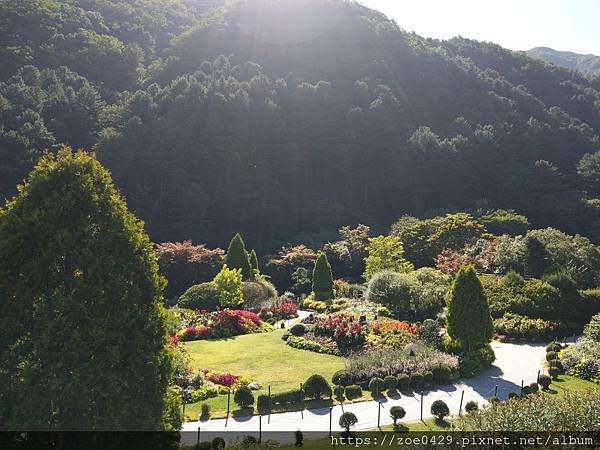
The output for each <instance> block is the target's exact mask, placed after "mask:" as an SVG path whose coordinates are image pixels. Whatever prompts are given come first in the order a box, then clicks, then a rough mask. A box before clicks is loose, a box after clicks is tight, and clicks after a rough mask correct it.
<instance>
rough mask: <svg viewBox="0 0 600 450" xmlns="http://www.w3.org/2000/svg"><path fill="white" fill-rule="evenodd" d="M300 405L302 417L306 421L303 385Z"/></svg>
mask: <svg viewBox="0 0 600 450" xmlns="http://www.w3.org/2000/svg"><path fill="white" fill-rule="evenodd" d="M300 403H301V404H300V407H301V408H302V409H301V410H300V417H302V420H304V391H303V390H302V383H300Z"/></svg>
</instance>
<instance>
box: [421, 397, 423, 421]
mask: <svg viewBox="0 0 600 450" xmlns="http://www.w3.org/2000/svg"><path fill="white" fill-rule="evenodd" d="M421 422H423V391H421Z"/></svg>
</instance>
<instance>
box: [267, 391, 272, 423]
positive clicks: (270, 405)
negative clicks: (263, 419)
mask: <svg viewBox="0 0 600 450" xmlns="http://www.w3.org/2000/svg"><path fill="white" fill-rule="evenodd" d="M272 409H273V400H271V385H269V418H268V419H267V423H271V410H272Z"/></svg>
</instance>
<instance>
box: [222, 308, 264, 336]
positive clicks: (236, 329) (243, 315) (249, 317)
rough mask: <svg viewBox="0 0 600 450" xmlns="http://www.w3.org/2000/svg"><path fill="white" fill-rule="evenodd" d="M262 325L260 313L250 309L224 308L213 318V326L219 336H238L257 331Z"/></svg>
mask: <svg viewBox="0 0 600 450" xmlns="http://www.w3.org/2000/svg"><path fill="white" fill-rule="evenodd" d="M261 325H262V320H261V318H260V317H258V315H256V314H255V313H253V312H250V311H242V310H237V309H223V310H221V311H217V312H216V313H215V314H214V315H213V318H212V328H213V330H214V335H215V336H217V337H229V336H238V335H240V334H248V333H252V332H254V331H256V330H257V329H258V328H260V326H261Z"/></svg>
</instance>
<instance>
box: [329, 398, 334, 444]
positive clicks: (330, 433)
mask: <svg viewBox="0 0 600 450" xmlns="http://www.w3.org/2000/svg"><path fill="white" fill-rule="evenodd" d="M332 424H333V406H330V407H329V440H331V436H333V434H332V432H331V427H332Z"/></svg>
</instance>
